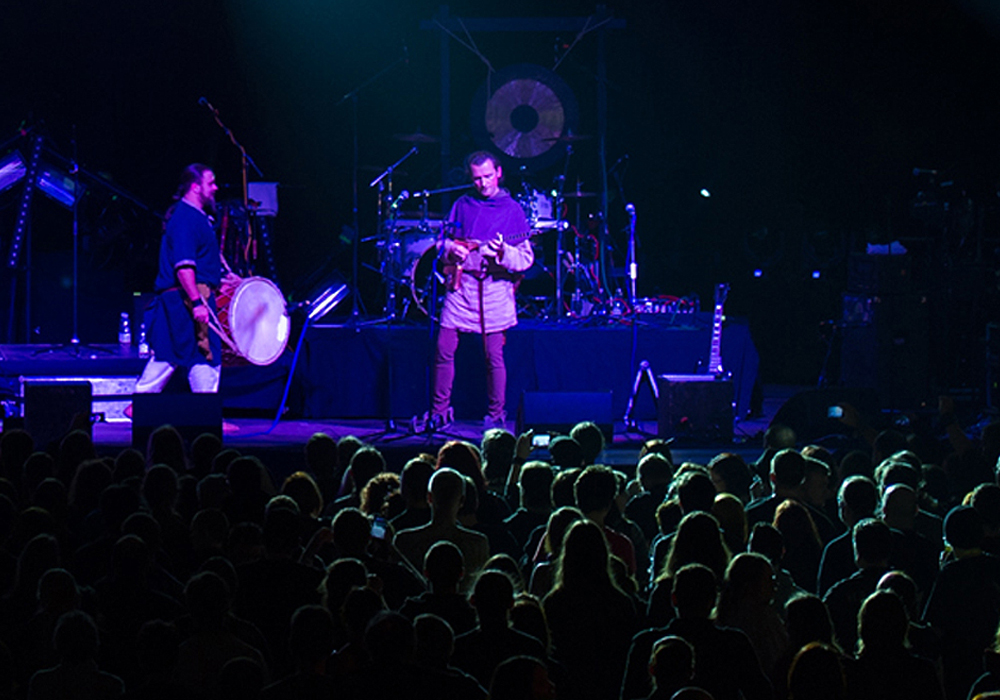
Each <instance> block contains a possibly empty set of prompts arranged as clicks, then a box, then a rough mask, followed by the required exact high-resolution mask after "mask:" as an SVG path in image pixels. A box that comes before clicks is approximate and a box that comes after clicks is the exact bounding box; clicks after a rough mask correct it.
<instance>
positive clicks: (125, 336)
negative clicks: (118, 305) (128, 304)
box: [118, 311, 132, 345]
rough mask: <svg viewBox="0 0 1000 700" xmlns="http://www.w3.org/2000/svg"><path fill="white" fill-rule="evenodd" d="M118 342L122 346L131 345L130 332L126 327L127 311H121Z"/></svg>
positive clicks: (127, 326)
mask: <svg viewBox="0 0 1000 700" xmlns="http://www.w3.org/2000/svg"><path fill="white" fill-rule="evenodd" d="M118 342H119V343H121V344H122V345H131V344H132V331H131V330H130V329H129V325H128V311H122V317H121V320H120V321H119V322H118Z"/></svg>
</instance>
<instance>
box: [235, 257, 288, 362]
mask: <svg viewBox="0 0 1000 700" xmlns="http://www.w3.org/2000/svg"><path fill="white" fill-rule="evenodd" d="M262 282H263V283H264V285H265V286H266V287H269V288H270V289H271V290H272V291H273V292H274V293H275V294H276V295H277V298H278V299H280V300H281V316H280V319H281V320H280V321H279V323H281V322H284V324H286V325H290V323H291V320H290V318H289V316H288V306H287V304H285V297H284V296H283V295H282V293H281V289H280V288H279V287H278V285H277V284H275V283H274V281H273V280H269V279H268V278H267V277H259V276H254V277H245V278H243V279H242V280H240V283H239V285H237V287H236V289H234V290H233V293H232V295H231V296H230V298H229V305H228V306H229V315H228V319H227V321H228V325H229V328H228V330H229V334H230V336H231V337H232V339H233V342H234V343H236V346H237V347H238V348H239V355H240V357H242V358H243V359H245V360H246V361H247V362H250V363H251V364H254V365H258V366H266V365H269V364H271V363H273V362H274V361H275V360H277V359H278V358H279V357H281V354H282V353H283V352H285V348H287V347H288V338H289V335H290V334H289V333H286V334H285V337H284V339H283V340H282V342H281V343H280V347H278V348H277V349H276V351H275V352H274V353H273V354H271V355H268V356H267V357H266V358H259V357H251V356H250V354H249V350H245V349H244V348H243V347H241V346H240V340H239V338H237V337H236V335H237V334H236V330H235V329H234V328H233V319H234V318H235V316H236V315H235V314H233V311H232V310H233V308H234V307H236V305H237V302H238V300H239V299H240V298H241V297H242V296H244V295H245V294H246V290H249V289H250V288H252V287H253V286H255V285H257V284H259V283H262Z"/></svg>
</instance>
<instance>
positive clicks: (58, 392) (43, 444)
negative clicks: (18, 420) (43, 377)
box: [22, 380, 93, 451]
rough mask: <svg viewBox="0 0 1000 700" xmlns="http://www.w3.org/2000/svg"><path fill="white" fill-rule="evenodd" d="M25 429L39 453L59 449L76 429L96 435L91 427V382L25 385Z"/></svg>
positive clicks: (47, 382) (32, 382)
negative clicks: (68, 435) (68, 434)
mask: <svg viewBox="0 0 1000 700" xmlns="http://www.w3.org/2000/svg"><path fill="white" fill-rule="evenodd" d="M22 391H23V395H24V429H25V430H26V431H28V433H29V434H30V435H31V437H32V438H34V440H35V449H36V450H39V451H45V450H48V449H49V447H50V446H51V445H53V444H54V445H55V446H58V444H59V442H60V441H62V439H63V438H64V437H65V436H66V434H67V433H68V432H70V431H71V430H73V429H75V428H80V429H82V430H86V431H87V432H88V433H91V434H92V430H91V424H90V412H91V408H90V407H91V401H92V397H93V387H92V386H91V384H90V382H60V381H30V380H28V381H25V382H24V386H23V388H22Z"/></svg>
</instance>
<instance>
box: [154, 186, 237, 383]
mask: <svg viewBox="0 0 1000 700" xmlns="http://www.w3.org/2000/svg"><path fill="white" fill-rule="evenodd" d="M184 267H188V268H193V269H194V271H195V281H196V282H198V283H199V284H207V285H208V286H209V287H211V288H212V289H215V288H217V287H218V286H219V282H220V281H221V279H222V263H221V261H220V258H219V243H218V241H216V239H215V232H214V231H213V230H212V225H211V223H210V222H209V220H208V217H207V216H206V215H205V214H204V213H203V212H201V211H200V210H198V209H196V208H194V207H193V206H191V205H190V204H188V203H187V202H185V201H183V200H181V201H180V202H178V203H177V207H176V208H175V209H174V213H173V216H171V217H170V220H169V221H168V222H167V229H166V231H165V232H164V234H163V239H162V240H161V241H160V268H159V273H158V274H157V277H156V291H157V293H158V294H157V296H156V299H154V301H153V304H152V306H151V308H150V310H149V313H148V315H147V319H148V321H147V324H146V326H147V329H146V336H147V338H148V340H149V346H150V348H151V349H152V351H153V355H154V356H155V357H156V359H157V360H158V361H160V362H169V363H170V364H172V365H177V366H181V367H191V366H192V365H196V364H210V365H213V366H218V365H219V363H220V361H221V358H222V341H221V340H220V339H219V336H218V335H217V334H216V333H214V332H211V331H210V332H209V338H210V339H211V349H212V360H211V361H209V360H207V359H206V358H205V356H204V355H203V354H202V352H201V351H200V350H199V349H198V343H197V339H196V336H195V324H194V320H193V318H192V317H191V312H190V311H188V309H187V306H186V305H185V303H184V297H185V293H184V291H183V290H182V289H181V288H180V284H179V283H178V281H177V270H178V269H180V268H184ZM207 303H208V304H209V305H210V308H212V309H215V295H214V294H213V295H212V296H211V297H210V298H209V300H208V302H207Z"/></svg>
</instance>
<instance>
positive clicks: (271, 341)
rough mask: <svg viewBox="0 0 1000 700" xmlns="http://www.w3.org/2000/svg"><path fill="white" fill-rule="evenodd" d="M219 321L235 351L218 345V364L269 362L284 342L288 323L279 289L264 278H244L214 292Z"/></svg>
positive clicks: (273, 358)
mask: <svg viewBox="0 0 1000 700" xmlns="http://www.w3.org/2000/svg"><path fill="white" fill-rule="evenodd" d="M215 300H216V306H217V307H218V312H217V313H218V317H219V324H220V325H221V326H222V329H223V330H224V331H226V332H227V333H228V334H229V338H230V340H231V341H232V344H233V345H234V346H235V350H233V348H231V347H229V344H228V343H226V342H223V344H222V364H223V366H226V367H232V366H234V365H241V364H246V362H249V363H251V364H255V365H269V364H271V363H272V362H274V361H275V360H277V359H278V358H279V357H280V356H281V353H283V352H284V351H285V347H286V346H287V345H288V335H289V330H290V328H291V322H290V320H289V318H288V311H287V310H286V309H285V299H284V297H282V296H281V290H280V289H278V286H277V285H276V284H275V283H274V282H272V281H271V280H269V279H266V278H264V277H248V278H246V279H244V280H243V281H241V282H240V283H239V285H238V286H236V287H235V288H234V289H229V290H226V291H225V292H223V291H221V290H220V291H219V292H218V293H217V294H216V295H215Z"/></svg>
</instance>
